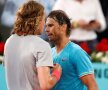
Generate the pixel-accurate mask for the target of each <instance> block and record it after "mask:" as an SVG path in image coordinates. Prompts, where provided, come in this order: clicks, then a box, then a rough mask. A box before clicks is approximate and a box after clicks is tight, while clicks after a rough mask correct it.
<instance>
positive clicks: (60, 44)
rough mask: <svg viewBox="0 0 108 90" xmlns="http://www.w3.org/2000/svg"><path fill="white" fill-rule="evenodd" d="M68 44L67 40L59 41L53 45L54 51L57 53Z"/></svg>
mask: <svg viewBox="0 0 108 90" xmlns="http://www.w3.org/2000/svg"><path fill="white" fill-rule="evenodd" d="M68 42H69V38H64V39H61V40H60V41H59V42H58V43H56V44H55V47H56V51H57V53H59V52H60V51H61V50H62V49H63V48H64V47H65V46H66V44H67V43H68Z"/></svg>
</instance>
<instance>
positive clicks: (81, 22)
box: [72, 20, 101, 30]
mask: <svg viewBox="0 0 108 90" xmlns="http://www.w3.org/2000/svg"><path fill="white" fill-rule="evenodd" d="M74 27H77V28H82V29H84V30H98V29H100V28H101V25H100V23H99V22H98V21H96V20H92V21H90V22H89V23H87V22H85V21H84V20H79V21H78V22H73V23H72V28H74Z"/></svg>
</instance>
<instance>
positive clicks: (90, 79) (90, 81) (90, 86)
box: [80, 74, 98, 90]
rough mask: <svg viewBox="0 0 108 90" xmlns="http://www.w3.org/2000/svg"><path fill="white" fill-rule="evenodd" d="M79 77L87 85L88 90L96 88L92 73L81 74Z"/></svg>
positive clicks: (96, 89) (95, 89)
mask: <svg viewBox="0 0 108 90" xmlns="http://www.w3.org/2000/svg"><path fill="white" fill-rule="evenodd" d="M80 79H81V81H82V82H83V83H84V84H85V85H86V86H87V88H88V90H98V86H97V84H96V81H95V78H94V75H93V74H88V75H85V76H82V77H81V78H80Z"/></svg>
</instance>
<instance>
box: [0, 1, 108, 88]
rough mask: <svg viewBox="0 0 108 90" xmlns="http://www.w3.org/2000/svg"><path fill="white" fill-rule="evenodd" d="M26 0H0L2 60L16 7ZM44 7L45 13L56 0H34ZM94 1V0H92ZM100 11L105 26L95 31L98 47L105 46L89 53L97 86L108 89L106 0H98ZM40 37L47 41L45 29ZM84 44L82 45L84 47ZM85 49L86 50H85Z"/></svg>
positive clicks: (0, 82)
mask: <svg viewBox="0 0 108 90" xmlns="http://www.w3.org/2000/svg"><path fill="white" fill-rule="evenodd" d="M26 1H27V0H0V61H2V60H3V50H4V45H5V42H6V40H7V38H8V37H9V36H10V35H11V31H12V29H13V24H14V20H15V14H16V11H17V10H18V8H19V7H20V6H21V5H22V4H23V3H24V2H26ZM36 1H38V2H39V3H41V4H42V5H43V6H44V7H45V13H46V15H48V13H49V12H50V11H51V10H52V8H53V6H54V5H55V3H56V2H57V0H36ZM92 1H94V0H92ZM99 2H100V4H101V7H102V11H103V14H104V17H105V20H106V25H107V27H106V28H105V30H104V31H103V32H96V33H97V35H98V37H97V38H98V42H99V45H100V44H101V45H100V47H99V45H98V48H102V47H103V48H105V49H104V50H100V51H99V53H97V52H95V51H94V52H93V53H92V54H90V55H91V57H92V59H93V66H94V69H95V77H96V81H97V83H98V86H99V90H108V85H107V84H108V0H99ZM41 38H43V39H44V40H46V41H48V38H47V36H46V34H45V30H43V33H42V35H41ZM85 47H86V46H84V45H83V46H82V48H84V49H86V48H85ZM85 51H86V50H85ZM105 55H106V56H105ZM0 90H7V88H6V81H5V71H4V67H3V66H2V64H0Z"/></svg>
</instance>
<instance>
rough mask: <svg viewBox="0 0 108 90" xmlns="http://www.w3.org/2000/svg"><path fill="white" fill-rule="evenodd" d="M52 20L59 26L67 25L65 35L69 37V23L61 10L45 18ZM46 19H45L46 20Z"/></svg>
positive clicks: (52, 12)
mask: <svg viewBox="0 0 108 90" xmlns="http://www.w3.org/2000/svg"><path fill="white" fill-rule="evenodd" d="M48 17H49V18H52V19H54V20H55V21H57V22H58V23H59V25H63V24H67V30H66V35H67V36H69V35H70V32H71V22H70V19H69V18H68V16H67V14H66V13H65V12H64V11H62V10H54V11H51V12H50V13H49V15H48V16H47V18H48ZM47 18H46V19H47Z"/></svg>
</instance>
